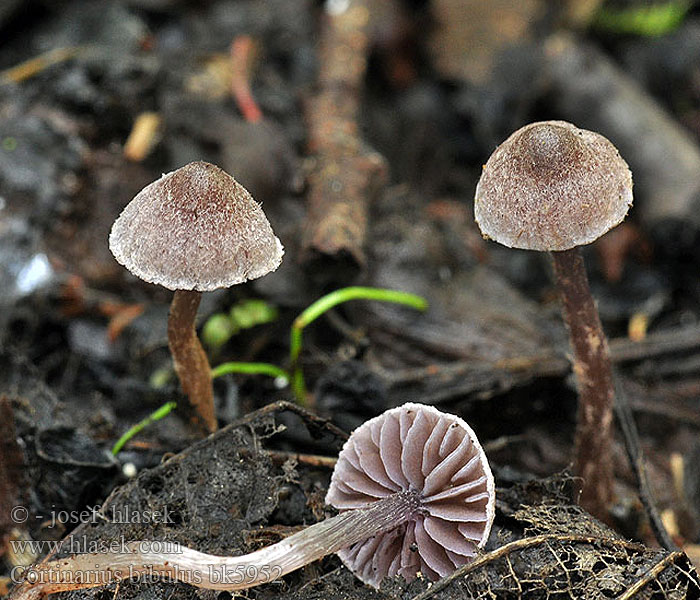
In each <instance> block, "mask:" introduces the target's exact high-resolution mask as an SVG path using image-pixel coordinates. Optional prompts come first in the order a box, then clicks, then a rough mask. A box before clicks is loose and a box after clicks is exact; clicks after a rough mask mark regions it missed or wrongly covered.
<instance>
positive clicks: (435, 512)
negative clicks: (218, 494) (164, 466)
mask: <svg viewBox="0 0 700 600" xmlns="http://www.w3.org/2000/svg"><path fill="white" fill-rule="evenodd" d="M326 501H327V502H328V503H330V504H332V505H333V506H335V507H336V508H338V509H339V510H340V511H341V512H340V514H338V515H336V516H334V517H331V518H328V519H326V520H324V521H321V522H319V523H316V524H315V525H311V526H310V527H307V528H306V529H304V530H302V531H300V532H298V533H295V534H294V535H291V536H289V537H288V538H286V539H284V540H282V541H280V542H278V543H276V544H273V545H271V546H267V547H265V548H262V549H260V550H257V551H255V552H253V553H251V554H246V555H245V556H237V557H227V556H213V555H209V554H205V553H202V552H198V551H196V550H191V549H189V548H183V547H180V546H177V545H174V546H173V547H172V548H170V549H169V550H168V551H166V552H163V551H158V552H156V551H154V550H153V547H154V546H156V545H157V544H148V543H147V542H137V541H134V542H129V543H128V544H126V552H107V553H100V554H79V555H75V556H72V557H70V558H66V559H59V560H56V561H52V562H48V563H44V564H41V565H38V566H36V567H32V568H30V569H29V570H28V571H27V572H26V574H25V581H24V582H23V583H22V584H21V585H20V587H19V589H18V590H17V592H16V593H15V594H14V595H13V596H14V598H15V600H20V599H21V600H29V599H35V598H38V597H40V596H45V595H47V594H52V593H55V592H60V591H67V590H75V589H81V588H86V587H96V586H100V585H104V584H105V583H109V582H110V581H112V580H115V581H116V580H118V579H120V578H128V577H135V576H138V575H141V574H144V573H145V574H148V575H149V576H153V575H159V576H162V577H170V578H172V579H177V580H179V581H183V582H185V583H190V584H192V585H195V586H197V587H201V588H205V589H212V590H227V591H234V590H240V589H245V588H249V587H252V586H255V585H259V584H262V583H267V582H269V581H271V580H273V579H276V578H278V577H281V576H282V575H284V574H286V573H289V572H291V571H294V570H296V569H298V568H300V567H302V566H304V565H306V564H308V563H310V562H312V561H314V560H317V559H319V558H322V557H323V556H326V555H327V554H331V553H333V552H337V553H338V554H339V555H340V557H341V559H342V561H343V562H344V563H345V564H346V565H347V566H348V567H349V568H350V569H351V570H352V571H353V572H354V573H355V574H356V575H357V577H359V578H360V579H361V580H362V581H364V582H365V583H368V584H370V585H372V586H374V587H378V586H379V584H380V582H381V581H382V579H384V578H385V577H393V576H395V575H401V576H403V577H404V578H405V579H407V580H411V579H414V578H415V577H416V576H418V574H419V573H420V574H422V575H423V576H425V577H426V578H428V579H431V580H436V579H438V578H439V577H442V576H444V575H447V574H449V573H451V572H453V571H454V570H455V569H456V568H457V567H458V566H460V565H463V564H465V563H468V562H469V561H471V560H472V558H473V557H474V556H475V554H476V553H477V551H478V549H479V548H481V547H483V546H484V544H486V541H487V540H488V537H489V532H490V529H491V524H492V522H493V518H494V512H495V508H494V507H495V489H494V481H493V477H492V475H491V470H490V468H489V465H488V462H487V460H486V455H485V454H484V451H483V449H482V448H481V446H480V444H479V442H478V440H477V439H476V436H475V435H474V432H473V431H472V430H471V428H470V427H469V426H468V425H467V424H466V423H465V422H464V421H463V420H462V419H460V418H458V417H456V416H453V415H448V414H444V413H441V412H440V411H438V410H437V409H435V408H433V407H429V406H424V405H421V404H406V405H404V406H401V407H399V408H394V409H391V410H389V411H387V412H385V413H384V414H382V415H380V416H378V417H376V418H374V419H372V420H370V421H368V422H366V423H364V424H363V425H361V426H360V427H359V428H358V429H356V430H355V432H354V433H353V434H352V435H351V436H350V439H349V440H348V441H347V442H346V444H345V446H344V448H343V450H342V451H341V453H340V456H339V457H338V462H337V464H336V467H335V470H334V471H333V476H332V479H331V485H330V487H329V490H328V494H327V497H326ZM84 571H89V572H90V573H92V574H93V575H94V576H93V577H90V578H85V577H77V576H76V575H78V574H80V573H81V572H84Z"/></svg>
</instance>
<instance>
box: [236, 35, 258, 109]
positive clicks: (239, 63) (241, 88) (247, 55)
mask: <svg viewBox="0 0 700 600" xmlns="http://www.w3.org/2000/svg"><path fill="white" fill-rule="evenodd" d="M253 50H254V42H253V38H251V37H250V36H249V35H239V36H238V37H236V38H235V39H234V40H233V42H231V50H230V54H231V93H232V94H233V98H234V99H235V101H236V104H237V105H238V108H239V110H240V111H241V114H242V115H243V118H244V119H245V120H246V121H248V122H249V123H257V122H258V121H260V120H261V119H262V117H263V114H262V111H261V110H260V107H259V106H258V104H257V102H256V101H255V98H254V97H253V93H252V92H251V91H250V72H251V62H252V55H253Z"/></svg>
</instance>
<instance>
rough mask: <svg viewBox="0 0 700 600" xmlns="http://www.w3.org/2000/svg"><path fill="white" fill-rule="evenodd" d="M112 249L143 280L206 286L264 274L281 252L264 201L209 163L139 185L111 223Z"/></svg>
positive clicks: (175, 285)
mask: <svg viewBox="0 0 700 600" xmlns="http://www.w3.org/2000/svg"><path fill="white" fill-rule="evenodd" d="M109 247H110V250H111V251H112V254H114V257H115V258H116V259H117V261H118V262H120V263H121V264H122V265H124V266H125V267H126V268H127V269H129V271H131V272H132V273H133V274H134V275H136V276H137V277H140V278H141V279H143V280H144V281H148V282H150V283H157V284H159V285H162V286H163V287H166V288H168V289H171V290H198V291H202V292H203V291H209V290H214V289H217V288H222V287H229V286H232V285H235V284H237V283H242V282H244V281H247V280H249V279H255V278H257V277H262V276H263V275H265V274H266V273H269V272H270V271H273V270H275V269H276V268H277V267H278V266H279V264H280V262H281V260H282V254H283V253H284V251H283V249H282V244H281V243H280V241H279V240H278V239H277V238H276V237H275V234H274V233H273V232H272V228H271V227H270V223H269V222H268V220H267V218H266V217H265V215H264V213H263V211H262V209H261V208H260V205H259V204H258V203H257V202H255V200H253V198H252V197H251V195H250V194H249V193H248V192H247V191H246V189H245V188H244V187H243V186H242V185H240V184H239V183H238V182H237V181H236V180H235V179H234V178H233V177H231V176H230V175H228V174H227V173H225V172H224V171H222V170H221V169H220V168H219V167H217V166H215V165H212V164H209V163H206V162H193V163H190V164H188V165H185V166H184V167H182V168H180V169H177V170H176V171H173V172H172V173H168V174H167V175H163V176H162V177H161V178H160V179H159V180H157V181H154V182H153V183H151V184H150V185H148V186H146V187H145V188H144V189H143V190H141V192H139V193H138V194H137V195H136V197H135V198H134V199H133V200H132V201H131V202H130V203H129V204H128V205H127V206H126V208H125V209H124V211H123V212H122V214H121V215H119V218H118V219H117V220H116V221H115V222H114V225H113V226H112V231H111V233H110V235H109Z"/></svg>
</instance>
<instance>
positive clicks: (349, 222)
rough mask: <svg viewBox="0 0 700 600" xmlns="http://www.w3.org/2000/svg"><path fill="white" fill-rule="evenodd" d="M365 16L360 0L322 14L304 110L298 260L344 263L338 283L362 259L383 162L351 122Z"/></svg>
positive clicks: (363, 56)
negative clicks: (309, 164)
mask: <svg viewBox="0 0 700 600" xmlns="http://www.w3.org/2000/svg"><path fill="white" fill-rule="evenodd" d="M370 18H371V13H370V3H369V2H368V1H367V0H349V2H348V5H347V8H345V10H343V11H342V12H339V13H334V14H328V15H327V17H326V21H325V24H324V27H323V31H322V34H321V49H320V52H319V57H320V58H319V60H320V73H319V92H318V94H317V95H316V97H315V98H313V99H312V100H311V101H310V103H309V105H308V110H307V111H306V114H307V120H308V124H309V149H310V151H311V153H312V154H314V155H315V158H316V163H315V168H314V169H313V172H312V173H311V175H310V176H309V180H310V181H309V184H310V189H309V196H308V198H309V201H308V217H307V227H306V230H305V232H304V238H303V248H302V259H303V260H304V261H305V262H315V260H317V259H319V258H321V257H325V258H330V259H331V261H333V262H339V263H347V262H348V261H349V262H350V264H349V265H347V266H349V267H350V269H349V270H343V275H341V277H342V279H343V281H342V283H347V280H348V279H349V278H352V275H353V274H354V272H355V271H357V269H358V268H360V267H362V266H363V265H364V264H365V253H364V248H363V246H364V241H365V234H366V231H367V212H368V205H369V202H370V201H371V199H372V197H373V196H375V195H376V194H377V193H378V191H379V190H380V188H381V187H382V186H383V185H384V184H385V182H386V167H385V163H384V159H383V158H382V157H381V156H380V155H379V154H378V153H376V152H374V151H372V150H370V149H369V148H367V147H366V146H365V144H364V143H363V141H362V140H361V138H360V136H359V132H358V125H357V116H358V113H359V106H360V98H359V96H360V94H359V92H360V89H361V88H362V81H363V79H364V76H365V71H366V67H367V51H368V45H369V44H368V26H369V23H370ZM338 283H341V282H338Z"/></svg>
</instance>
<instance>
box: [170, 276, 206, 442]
mask: <svg viewBox="0 0 700 600" xmlns="http://www.w3.org/2000/svg"><path fill="white" fill-rule="evenodd" d="M201 299H202V293H201V292H196V291H191V290H177V291H176V292H175V295H174V296H173V301H172V303H171V304H170V315H169V317H168V346H169V347H170V353H171V354H172V355H173V361H174V363H175V371H176V372H177V376H178V378H179V379H180V384H181V385H182V391H183V392H185V394H186V395H187V397H188V398H189V400H190V404H191V405H192V406H193V407H194V409H195V411H196V412H197V415H198V416H199V417H200V418H201V420H202V422H203V423H204V425H205V426H206V428H207V430H208V431H209V432H212V431H216V427H217V424H216V417H215V415H214V388H213V386H212V382H211V367H210V366H209V360H208V359H207V355H206V353H205V352H204V348H202V344H201V343H200V342H199V338H198V337H197V330H196V329H195V317H196V316H197V308H199V301H200V300H201Z"/></svg>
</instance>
